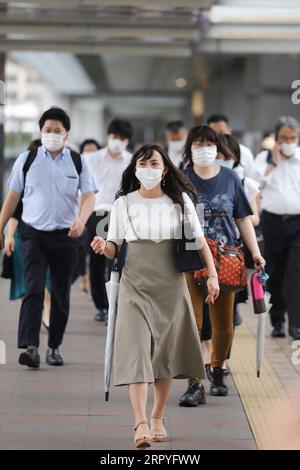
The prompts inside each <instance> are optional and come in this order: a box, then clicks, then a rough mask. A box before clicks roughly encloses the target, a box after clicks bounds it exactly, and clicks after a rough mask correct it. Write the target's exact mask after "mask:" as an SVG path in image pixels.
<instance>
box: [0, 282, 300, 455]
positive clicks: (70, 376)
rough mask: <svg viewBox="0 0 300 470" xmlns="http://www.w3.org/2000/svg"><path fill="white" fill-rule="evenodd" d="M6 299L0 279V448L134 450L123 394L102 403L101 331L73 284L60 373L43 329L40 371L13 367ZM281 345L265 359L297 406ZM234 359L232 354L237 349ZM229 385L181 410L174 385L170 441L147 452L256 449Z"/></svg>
mask: <svg viewBox="0 0 300 470" xmlns="http://www.w3.org/2000/svg"><path fill="white" fill-rule="evenodd" d="M7 298H8V282H7V281H5V280H0V305H1V314H0V340H3V341H5V343H6V346H7V364H6V365H0V449H97V450H99V449H105V450H112V449H132V448H133V441H132V439H133V429H132V426H133V420H132V416H131V409H130V406H129V400H128V394H127V389H126V388H125V387H122V388H113V389H112V390H111V397H110V401H109V402H108V403H105V402H104V392H103V356H104V343H105V333H106V327H105V326H104V325H103V324H102V323H96V322H94V320H93V314H94V309H93V305H92V302H91V301H90V300H89V299H88V298H86V297H82V295H81V293H80V291H79V287H78V285H75V286H74V288H73V292H72V307H71V316H70V322H69V325H68V329H67V333H66V335H65V340H64V344H63V347H62V352H63V355H64V359H65V363H66V364H65V366H64V367H61V368H51V367H49V366H47V365H46V364H45V362H44V359H45V352H46V348H47V335H46V332H45V331H43V332H42V334H41V346H40V352H41V358H42V365H41V368H40V369H39V370H30V369H24V368H23V367H22V366H19V365H18V364H17V359H18V355H19V351H18V350H17V349H16V331H17V320H18V311H19V302H9V301H8V300H7ZM243 316H246V317H249V318H250V317H251V318H252V320H253V314H252V313H251V308H250V306H247V307H245V308H244V309H243ZM246 323H247V322H246ZM252 323H253V322H252ZM243 328H244V330H243V334H245V331H246V334H247V335H249V336H250V337H251V336H252V333H251V328H253V325H251V322H250V324H249V325H248V326H246V325H244V327H243ZM237 332H238V329H237ZM282 344H283V345H282V346H279V343H278V342H274V343H271V348H270V359H271V361H273V360H274V361H275V362H276V367H277V372H278V374H279V375H280V374H281V377H282V380H283V381H284V386H285V387H286V388H287V390H288V393H289V394H290V398H291V399H295V400H296V401H298V403H299V383H300V381H299V367H298V369H297V368H296V367H295V366H293V365H292V364H291V362H290V360H289V357H288V353H287V351H288V350H289V352H290V349H289V348H290V341H289V340H284V342H283V343H282ZM233 354H238V349H237V350H236V351H233ZM233 367H235V364H234V361H233ZM253 380H256V378H255V375H254V376H253ZM228 384H229V389H230V393H229V396H228V397H225V398H221V397H218V398H215V397H210V396H208V404H207V405H205V406H200V407H198V408H196V409H195V408H191V409H187V408H180V407H179V406H178V405H177V401H178V397H179V396H180V394H181V393H182V392H183V391H184V390H185V388H186V383H185V381H182V380H177V381H174V383H173V387H172V391H171V395H170V401H169V406H168V411H167V415H166V427H167V428H168V431H169V435H170V440H169V441H168V442H167V443H164V444H156V445H155V446H153V447H152V448H153V449H176V450H179V449H199V450H202V449H233V450H234V449H256V448H257V442H260V441H259V439H258V438H257V437H256V440H255V439H254V434H253V432H252V428H251V427H250V424H249V421H248V417H247V416H246V413H245V411H244V407H243V404H242V401H241V399H240V396H239V393H238V391H237V389H236V386H235V384H234V383H233V380H232V377H230V378H229V379H228ZM206 389H207V390H208V385H207V387H206ZM243 403H244V401H243ZM252 427H253V424H252ZM260 447H262V445H261V444H260Z"/></svg>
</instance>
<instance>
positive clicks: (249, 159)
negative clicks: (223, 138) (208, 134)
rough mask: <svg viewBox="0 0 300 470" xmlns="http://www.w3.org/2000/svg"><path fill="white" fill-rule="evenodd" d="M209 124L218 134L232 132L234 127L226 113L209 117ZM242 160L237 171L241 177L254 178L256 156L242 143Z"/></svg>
mask: <svg viewBox="0 0 300 470" xmlns="http://www.w3.org/2000/svg"><path fill="white" fill-rule="evenodd" d="M206 122H207V125H208V126H209V127H211V128H212V129H213V130H214V131H215V132H216V133H217V134H231V133H232V128H231V127H230V125H229V119H228V117H227V116H225V115H224V114H213V115H211V116H210V117H209V118H208V119H207V121H206ZM240 150H241V162H240V166H239V170H238V171H237V173H238V174H239V176H240V178H242V179H243V178H245V177H246V176H247V177H248V178H254V174H253V161H254V157H253V154H252V152H251V150H250V149H249V148H248V147H246V146H245V145H242V144H240Z"/></svg>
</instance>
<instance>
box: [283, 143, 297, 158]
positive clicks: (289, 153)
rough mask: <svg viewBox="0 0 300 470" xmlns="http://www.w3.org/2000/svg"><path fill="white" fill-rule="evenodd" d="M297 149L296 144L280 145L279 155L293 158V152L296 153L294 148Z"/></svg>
mask: <svg viewBox="0 0 300 470" xmlns="http://www.w3.org/2000/svg"><path fill="white" fill-rule="evenodd" d="M297 147H298V144H296V143H293V144H286V143H285V144H281V145H280V150H281V153H282V154H283V155H284V156H285V157H289V158H290V157H293V156H294V155H295V152H296V148H297Z"/></svg>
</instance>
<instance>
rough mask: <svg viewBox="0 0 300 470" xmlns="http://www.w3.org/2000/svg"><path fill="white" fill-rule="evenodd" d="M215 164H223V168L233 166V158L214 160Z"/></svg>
mask: <svg viewBox="0 0 300 470" xmlns="http://www.w3.org/2000/svg"><path fill="white" fill-rule="evenodd" d="M215 163H216V164H217V165H220V166H224V167H225V168H231V169H232V168H233V164H234V161H233V160H218V159H217V160H216V162H215Z"/></svg>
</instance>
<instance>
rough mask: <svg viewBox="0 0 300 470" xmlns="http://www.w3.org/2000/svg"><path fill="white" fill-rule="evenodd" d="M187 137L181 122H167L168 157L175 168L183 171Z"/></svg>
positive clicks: (186, 131)
mask: <svg viewBox="0 0 300 470" xmlns="http://www.w3.org/2000/svg"><path fill="white" fill-rule="evenodd" d="M187 135H188V130H187V129H186V127H185V125H184V123H183V121H181V120H177V121H169V122H168V123H167V125H166V138H167V144H168V155H169V157H170V158H171V160H172V162H173V163H174V165H175V166H177V168H179V169H180V170H182V169H183V152H184V147H185V143H186V139H187Z"/></svg>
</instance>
